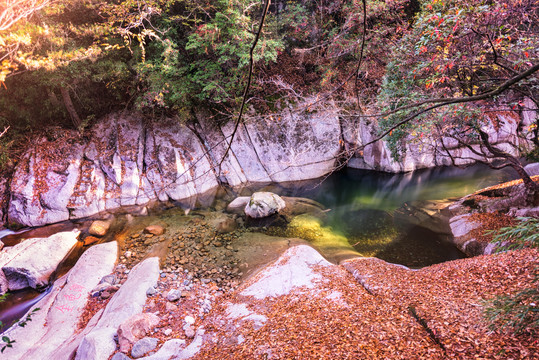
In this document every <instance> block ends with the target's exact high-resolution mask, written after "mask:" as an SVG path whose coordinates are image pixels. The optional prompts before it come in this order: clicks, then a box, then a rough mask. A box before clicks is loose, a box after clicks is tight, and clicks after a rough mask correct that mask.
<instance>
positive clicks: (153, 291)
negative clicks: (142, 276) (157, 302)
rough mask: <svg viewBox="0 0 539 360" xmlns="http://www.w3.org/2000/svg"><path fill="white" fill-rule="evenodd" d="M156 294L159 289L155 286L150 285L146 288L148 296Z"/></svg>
mask: <svg viewBox="0 0 539 360" xmlns="http://www.w3.org/2000/svg"><path fill="white" fill-rule="evenodd" d="M155 294H157V289H156V288H155V287H153V286H150V287H149V288H148V290H146V295H148V296H154V295H155Z"/></svg>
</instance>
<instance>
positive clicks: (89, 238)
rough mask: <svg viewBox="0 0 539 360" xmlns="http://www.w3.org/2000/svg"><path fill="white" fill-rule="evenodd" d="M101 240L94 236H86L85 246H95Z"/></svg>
mask: <svg viewBox="0 0 539 360" xmlns="http://www.w3.org/2000/svg"><path fill="white" fill-rule="evenodd" d="M99 240H101V239H99V238H98V237H95V236H92V235H89V236H86V237H85V238H84V246H88V245H92V244H95V243H96V242H98V241H99Z"/></svg>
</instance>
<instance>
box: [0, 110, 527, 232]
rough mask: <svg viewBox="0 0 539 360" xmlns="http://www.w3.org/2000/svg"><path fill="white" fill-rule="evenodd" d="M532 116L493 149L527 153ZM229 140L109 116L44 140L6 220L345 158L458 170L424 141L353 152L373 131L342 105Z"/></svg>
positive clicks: (12, 182) (221, 132) (326, 166)
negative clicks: (396, 155) (396, 153)
mask: <svg viewBox="0 0 539 360" xmlns="http://www.w3.org/2000/svg"><path fill="white" fill-rule="evenodd" d="M532 115H533V116H535V113H532V112H528V113H525V114H523V115H522V116H518V115H515V113H512V112H500V113H498V114H496V115H495V118H493V121H492V124H493V125H492V126H489V127H488V128H486V130H487V131H488V133H489V136H490V139H491V140H492V142H493V143H494V144H497V146H498V147H500V148H502V149H504V150H506V151H508V152H510V153H513V154H516V153H517V151H518V150H517V149H518V148H525V147H528V146H529V145H530V144H529V142H528V140H526V136H528V135H527V133H526V129H528V128H529V126H530V125H531V124H532V123H533V122H534V118H533V116H532ZM232 132H233V124H227V125H225V126H222V127H219V126H217V125H215V124H214V123H211V122H209V121H208V120H205V119H204V118H203V117H200V116H199V120H198V122H197V123H196V124H195V125H192V126H186V125H182V124H180V123H179V122H177V121H175V120H173V119H161V120H155V121H151V122H148V121H144V119H143V116H142V115H140V114H138V113H130V112H122V113H115V114H111V115H109V116H106V117H105V118H103V119H102V120H101V121H100V122H99V123H97V124H96V125H95V126H94V127H93V128H91V129H90V130H89V131H88V133H87V134H85V136H81V135H79V134H78V133H75V132H69V131H64V132H60V131H58V132H55V135H54V136H55V138H37V139H35V141H34V142H33V145H32V146H31V148H29V149H28V150H27V152H26V153H25V155H24V156H23V157H22V159H21V161H20V162H19V163H18V165H17V167H16V169H15V172H14V174H13V176H12V178H11V179H9V180H3V181H1V182H0V187H3V191H0V196H1V197H3V198H2V199H0V200H1V201H2V204H3V206H2V210H1V211H2V213H1V214H0V215H2V218H3V219H4V221H5V222H6V221H7V223H8V224H11V225H26V226H40V225H44V224H49V223H54V222H58V221H63V220H67V219H75V218H81V217H85V216H89V215H93V214H96V213H98V212H101V211H105V210H112V209H115V208H118V207H121V206H130V205H144V204H147V203H148V202H150V201H154V200H158V201H167V200H174V201H179V200H185V199H188V200H187V201H193V199H194V198H195V197H196V196H198V195H201V194H208V192H210V199H211V190H213V189H216V187H217V186H218V185H219V184H220V183H226V184H229V185H230V186H238V185H242V184H249V183H264V182H284V181H297V180H306V179H314V178H318V177H321V176H323V175H325V174H328V173H329V172H331V171H333V170H334V169H335V166H336V165H337V163H338V162H339V161H342V160H343V159H346V160H347V161H348V163H347V165H348V166H350V167H354V168H362V169H373V170H380V171H387V172H401V171H413V170H416V169H420V168H426V167H434V166H440V165H450V164H451V159H450V157H449V156H448V155H447V153H446V152H445V150H442V148H443V147H442V146H441V142H440V141H436V140H433V139H431V138H427V137H425V138H421V139H417V138H414V139H409V142H408V143H407V145H406V152H405V153H404V154H403V157H402V159H401V161H399V162H396V161H394V160H393V159H392V158H391V154H390V152H389V150H388V147H387V145H386V144H385V143H384V142H381V141H379V142H376V143H374V144H373V145H369V146H367V147H366V148H365V149H364V150H363V151H361V152H360V151H356V149H357V147H360V146H361V145H363V144H366V143H367V142H369V141H370V140H372V139H373V138H374V136H375V135H374V134H375V132H376V129H375V128H374V126H373V125H370V124H367V123H364V122H354V121H348V120H343V119H342V118H341V117H340V116H339V110H338V109H337V108H335V107H329V108H326V109H322V110H317V111H316V112H311V113H304V114H302V115H297V114H295V113H293V112H291V111H289V112H286V113H285V112H283V113H282V114H281V115H279V116H267V117H256V118H255V117H251V118H246V119H245V121H244V124H242V125H241V126H240V127H239V128H238V132H237V133H236V135H235V137H234V141H233V143H232V146H231V148H230V151H229V152H228V154H227V156H226V157H224V159H223V156H224V154H225V152H226V148H227V142H226V141H225V138H226V139H228V138H229V137H230V135H231V134H232ZM444 145H445V148H446V149H449V150H450V152H451V154H452V156H453V157H454V158H455V159H456V162H457V164H467V163H472V162H474V159H475V155H474V154H473V153H472V152H471V151H470V150H469V149H466V148H462V147H459V146H458V144H457V143H456V142H454V141H453V142H452V141H450V140H449V139H444ZM514 145H517V146H514ZM478 146H479V145H477V147H478ZM0 190H2V189H0ZM4 190H5V191H4Z"/></svg>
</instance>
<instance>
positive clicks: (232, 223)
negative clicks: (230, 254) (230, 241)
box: [217, 218, 238, 234]
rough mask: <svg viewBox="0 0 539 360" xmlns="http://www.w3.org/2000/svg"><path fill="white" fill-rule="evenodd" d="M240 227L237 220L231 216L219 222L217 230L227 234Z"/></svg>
mask: <svg viewBox="0 0 539 360" xmlns="http://www.w3.org/2000/svg"><path fill="white" fill-rule="evenodd" d="M237 228H238V223H237V222H236V220H234V219H231V218H226V219H225V220H223V221H221V222H220V223H219V224H217V232H218V233H219V234H227V233H229V232H232V231H234V230H236V229H237Z"/></svg>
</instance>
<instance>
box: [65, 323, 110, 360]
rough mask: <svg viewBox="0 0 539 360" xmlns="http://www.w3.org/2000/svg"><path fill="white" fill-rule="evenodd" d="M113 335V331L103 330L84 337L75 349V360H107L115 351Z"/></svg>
mask: <svg viewBox="0 0 539 360" xmlns="http://www.w3.org/2000/svg"><path fill="white" fill-rule="evenodd" d="M114 335H116V331H115V330H114V329H110V328H104V329H99V330H97V331H94V332H92V333H91V334H89V335H87V336H85V337H84V339H83V340H82V342H81V344H80V345H79V348H78V349H77V356H76V357H75V360H102V359H108V358H109V356H110V354H112V353H113V352H114V351H115V350H116V342H115V341H114Z"/></svg>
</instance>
